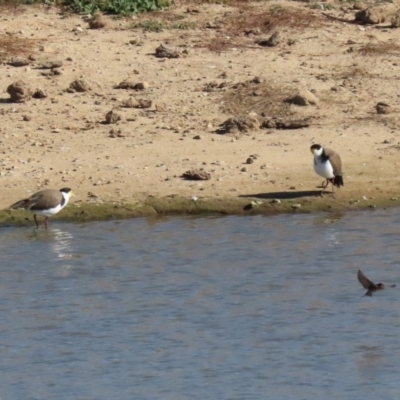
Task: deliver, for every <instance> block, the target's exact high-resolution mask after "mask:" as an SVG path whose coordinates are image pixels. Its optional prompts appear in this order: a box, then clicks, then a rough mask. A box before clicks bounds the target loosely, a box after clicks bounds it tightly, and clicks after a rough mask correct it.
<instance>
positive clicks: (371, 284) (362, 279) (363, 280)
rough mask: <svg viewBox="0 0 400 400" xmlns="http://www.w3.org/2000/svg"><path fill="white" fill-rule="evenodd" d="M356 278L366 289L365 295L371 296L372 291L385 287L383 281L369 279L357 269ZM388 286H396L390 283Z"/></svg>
mask: <svg viewBox="0 0 400 400" xmlns="http://www.w3.org/2000/svg"><path fill="white" fill-rule="evenodd" d="M357 278H358V280H359V281H360V283H361V285H363V286H364V288H365V289H367V293H365V296H370V297H371V296H372V293H374V292H376V291H377V290H382V289H384V288H385V285H384V284H383V283H377V284H375V283H374V282H372V281H370V280H369V279H368V278H367V277H366V276H365V275H364V274H363V273H362V272H361V271H360V270H358V274H357ZM390 287H396V285H390Z"/></svg>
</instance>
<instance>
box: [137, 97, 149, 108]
mask: <svg viewBox="0 0 400 400" xmlns="http://www.w3.org/2000/svg"><path fill="white" fill-rule="evenodd" d="M151 104H152V102H151V100H147V99H138V108H150V107H151Z"/></svg>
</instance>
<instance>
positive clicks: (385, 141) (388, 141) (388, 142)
mask: <svg viewBox="0 0 400 400" xmlns="http://www.w3.org/2000/svg"><path fill="white" fill-rule="evenodd" d="M382 143H383V144H390V140H388V139H385V140H384V141H383V142H382Z"/></svg>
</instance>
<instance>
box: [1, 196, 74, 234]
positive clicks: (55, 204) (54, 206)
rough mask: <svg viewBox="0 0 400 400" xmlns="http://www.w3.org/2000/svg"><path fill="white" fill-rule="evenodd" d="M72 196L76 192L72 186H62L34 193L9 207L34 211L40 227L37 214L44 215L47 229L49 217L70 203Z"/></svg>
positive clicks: (36, 221) (34, 216)
mask: <svg viewBox="0 0 400 400" xmlns="http://www.w3.org/2000/svg"><path fill="white" fill-rule="evenodd" d="M71 196H74V194H73V193H72V190H71V189H70V188H62V189H60V190H55V189H45V190H41V191H40V192H37V193H35V194H33V195H32V196H31V197H29V198H28V199H23V200H20V201H17V202H16V203H14V204H12V205H11V206H10V207H9V209H11V210H18V209H24V210H27V211H30V212H32V213H33V218H34V220H35V224H36V228H39V223H38V220H37V218H36V216H37V215H42V216H44V217H45V220H44V226H45V228H46V229H47V226H48V223H47V220H48V218H49V217H51V216H53V215H54V214H57V213H58V212H59V211H61V210H62V209H63V208H64V207H65V206H66V205H67V204H68V200H69V198H70V197H71Z"/></svg>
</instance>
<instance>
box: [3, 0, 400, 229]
mask: <svg viewBox="0 0 400 400" xmlns="http://www.w3.org/2000/svg"><path fill="white" fill-rule="evenodd" d="M333 4H335V3H333ZM339 4H340V3H337V4H336V8H335V9H334V10H333V11H331V13H332V15H339V16H341V17H342V18H346V19H349V20H351V19H352V18H354V11H352V10H351V9H350V8H349V9H348V10H340V6H339ZM271 7H280V9H279V10H280V14H279V15H280V19H278V20H276V19H275V20H274V19H273V18H272V17H271V15H273V14H271ZM282 10H283V11H282ZM288 10H289V11H288ZM293 10H294V11H295V12H296V13H297V14H296V15H300V14H301V15H303V14H304V13H305V14H304V15H305V16H306V17H307V18H308V20H307V21H308V22H307V24H306V25H305V26H301V24H300V25H299V24H297V25H299V26H293V23H290V20H289V23H288V22H287V21H285V20H284V18H282V15H286V14H285V12H288V13H291V12H293ZM339 11H340V12H339ZM240 12H241V13H242V14H240ZM346 12H347V13H346ZM243 13H244V14H243ZM322 13H323V11H321V10H313V9H310V8H309V7H307V5H305V4H304V3H296V2H279V3H275V2H272V3H264V2H263V3H262V4H259V3H255V4H254V5H253V6H246V8H245V9H240V7H239V8H236V7H227V6H221V5H213V4H199V5H195V6H191V7H189V8H188V5H187V4H186V5H183V4H182V5H177V6H175V7H174V8H173V9H172V10H169V11H168V12H166V13H162V14H156V15H154V14H153V15H142V16H140V17H136V18H131V19H114V18H111V17H105V21H106V23H107V25H106V27H104V28H102V29H89V27H88V24H87V22H86V20H85V18H84V17H82V16H77V15H70V14H64V13H62V12H61V11H60V10H57V9H55V8H37V7H35V8H32V7H29V8H28V7H25V8H22V9H21V8H19V9H16V10H14V11H13V10H9V11H7V12H3V13H2V16H1V17H0V19H1V21H2V24H1V25H0V41H2V43H3V47H2V48H3V50H4V51H3V52H0V57H1V61H2V62H3V64H2V65H0V70H1V74H0V87H2V88H3V95H2V96H0V97H1V98H0V113H1V116H2V124H1V127H0V144H1V155H0V183H1V188H2V191H1V197H0V209H3V208H5V207H7V206H8V205H10V204H11V203H13V202H14V201H16V200H19V199H20V198H23V197H26V196H29V195H30V194H32V193H34V192H35V191H37V190H40V189H42V188H61V187H65V186H68V187H71V188H72V189H73V190H74V192H75V193H76V197H75V198H74V199H73V201H72V202H71V206H68V207H69V208H70V211H67V209H65V211H64V210H63V213H62V214H64V218H65V219H68V218H72V217H73V216H74V215H75V216H79V215H81V217H82V218H86V219H90V218H91V216H93V213H98V216H99V217H104V218H111V217H122V216H124V215H125V216H133V215H150V214H152V213H154V212H155V213H157V212H163V211H164V212H169V213H179V212H195V213H196V212H202V211H217V212H222V213H235V214H240V213H249V212H250V213H253V212H257V213H258V212H259V213H271V212H277V211H280V212H288V211H290V212H298V211H310V210H313V209H318V210H321V209H323V210H338V211H339V210H347V209H353V208H360V207H361V208H363V207H374V206H387V205H395V204H397V203H398V200H397V195H398V189H399V183H400V181H399V174H398V162H399V148H400V147H399V141H398V138H397V125H398V117H399V113H398V107H399V97H398V87H397V83H398V78H399V76H400V70H399V65H398V63H397V58H398V56H399V55H400V47H399V45H398V44H397V43H398V40H399V37H400V32H399V31H398V30H397V29H386V28H385V23H383V24H380V25H358V24H352V23H346V22H340V21H335V20H332V19H327V18H326V17H324V15H323V14H322ZM253 14H254V15H258V16H264V17H263V18H266V20H268V18H270V19H271V21H272V22H274V23H271V24H270V25H265V24H264V25H261V28H259V27H257V26H255V25H257V24H255V23H254V21H253V22H251V21H252V20H251V18H249V20H248V24H251V25H252V26H248V27H247V28H246V26H245V25H246V18H245V17H243V15H244V16H246V15H250V16H251V15H253ZM288 15H289V14H288ZM235 18H239V20H240V21H241V22H243V24H242V25H241V26H239V24H236V25H235V21H237V19H236V20H235ZM260 18H261V17H260ZM288 18H289V17H288ZM154 21H156V22H157V23H159V25H160V26H161V27H162V28H164V29H163V30H162V31H161V32H153V31H148V30H147V29H153V30H154V26H155V22H154ZM386 25H387V24H386ZM382 26H383V28H382ZM178 28H188V29H178ZM252 28H254V29H252ZM275 31H277V32H279V37H280V39H279V44H278V45H276V46H274V47H265V46H261V45H259V44H257V42H259V41H260V40H262V39H263V38H268V37H269V36H270V35H271V33H273V32H275ZM4 43H6V44H7V46H5V45H4ZM160 44H165V45H166V46H167V47H168V48H171V49H174V50H176V51H177V55H178V58H158V57H155V50H156V48H157V47H158V46H159V45H160ZM385 46H386V47H385ZM382 49H384V51H382ZM6 50H7V51H6ZM28 57H29V58H28ZM16 59H18V60H21V59H22V60H25V65H23V66H20V67H16V66H13V65H10V64H8V63H7V62H10V60H11V63H12V61H13V60H14V61H15V60H16ZM14 64H15V63H14ZM57 65H59V66H58V67H57ZM49 66H53V67H54V68H49ZM255 78H256V79H255ZM77 79H81V80H84V81H85V82H86V84H87V85H88V88H86V89H88V90H86V89H85V90H86V91H83V92H76V91H75V92H74V91H72V90H68V88H69V87H70V84H71V82H73V81H75V80H77ZM16 81H23V82H24V83H26V84H27V85H28V86H29V87H30V88H31V90H32V92H33V91H35V90H36V89H40V90H41V93H42V94H43V95H44V96H45V97H44V98H31V97H30V96H29V99H27V101H25V102H21V103H15V102H10V101H9V95H8V94H7V92H6V90H7V87H8V86H9V85H10V84H12V83H13V82H16ZM123 81H128V82H130V83H133V84H135V83H143V82H146V83H147V84H148V87H147V84H145V86H146V88H145V89H144V90H135V89H116V88H115V87H116V86H117V85H118V84H119V83H120V82H123ZM131 86H132V85H131ZM304 90H307V91H309V92H311V93H312V94H313V95H314V96H316V97H317V102H316V104H309V105H307V106H298V105H293V104H290V105H289V104H288V103H287V102H285V100H286V99H287V98H288V96H289V97H290V96H292V95H295V94H297V93H298V92H299V91H304ZM39 93H40V92H39ZM39 97H40V95H39ZM129 99H130V100H129ZM378 102H384V103H386V104H388V105H389V106H390V107H389V108H387V109H386V111H385V112H387V113H385V114H379V113H377V111H376V104H377V103H378ZM146 103H147V104H146ZM149 105H150V106H149ZM147 106H149V107H147ZM143 107H144V108H143ZM146 107H147V108H146ZM111 110H114V112H115V113H117V114H118V115H119V117H120V120H118V121H117V122H116V123H113V124H107V123H105V120H106V114H107V113H108V112H109V111H111ZM228 118H236V119H238V118H242V120H244V121H247V120H250V122H251V121H253V122H251V123H250V124H249V123H248V124H247V125H246V126H245V127H244V128H243V130H241V129H242V127H241V126H240V124H239V127H237V128H236V129H226V130H225V131H224V130H221V129H219V128H220V125H221V124H222V123H223V122H224V121H226V120H227V119H228ZM246 119H247V120H246ZM254 121H256V123H254ZM268 121H269V122H268ZM281 121H284V122H287V121H289V122H290V121H302V122H304V121H305V122H306V125H309V126H306V127H304V128H302V129H278V128H276V126H279V124H277V122H281ZM263 123H264V124H263ZM262 124H263V125H262ZM261 125H262V126H261ZM265 126H266V127H265ZM313 143H320V144H322V145H324V146H326V147H330V148H332V149H334V150H336V151H337V152H338V153H339V154H340V155H341V158H342V162H343V170H344V181H345V186H344V188H342V189H340V191H338V192H337V195H336V198H335V199H332V198H331V197H330V196H325V197H324V198H320V197H319V196H318V194H319V191H320V189H319V188H318V186H319V185H320V184H321V179H320V178H319V177H318V176H316V175H315V173H314V172H313V166H312V155H311V154H310V151H309V147H310V145H311V144H313ZM249 158H251V159H252V161H248V159H249ZM192 169H202V171H203V172H205V173H209V174H210V177H211V178H210V179H209V180H200V181H192V180H185V179H183V178H182V177H181V176H182V174H183V173H185V172H186V171H188V170H192ZM193 199H195V200H193ZM273 199H279V200H280V203H279V202H277V201H276V200H275V202H272V200H273ZM299 205H300V208H299ZM246 207H247V208H246ZM99 210H102V211H99ZM124 210H125V211H124ZM124 212H125V214H124ZM79 213H80V214H79ZM17 214H18V213H17ZM13 215H14V214H13ZM18 215H19V214H18ZM2 218H3V219H4V218H5V220H6V221H10V219H9V214H8V213H3V214H2ZM60 218H62V215H61V214H60ZM17 219H18V218H17Z"/></svg>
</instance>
